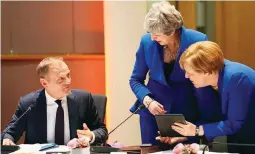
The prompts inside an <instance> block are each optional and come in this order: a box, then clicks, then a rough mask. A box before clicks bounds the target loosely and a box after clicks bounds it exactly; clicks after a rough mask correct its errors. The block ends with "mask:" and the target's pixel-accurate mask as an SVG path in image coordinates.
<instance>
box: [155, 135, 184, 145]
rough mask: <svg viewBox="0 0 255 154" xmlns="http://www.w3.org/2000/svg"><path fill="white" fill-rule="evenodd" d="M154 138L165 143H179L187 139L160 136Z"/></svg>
mask: <svg viewBox="0 0 255 154" xmlns="http://www.w3.org/2000/svg"><path fill="white" fill-rule="evenodd" d="M156 140H159V141H160V142H162V143H165V144H174V143H179V142H184V141H186V140H188V138H187V137H161V136H158V137H156Z"/></svg>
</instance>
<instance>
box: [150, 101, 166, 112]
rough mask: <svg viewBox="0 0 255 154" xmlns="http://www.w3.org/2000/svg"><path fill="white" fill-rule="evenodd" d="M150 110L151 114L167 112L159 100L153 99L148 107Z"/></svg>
mask: <svg viewBox="0 0 255 154" xmlns="http://www.w3.org/2000/svg"><path fill="white" fill-rule="evenodd" d="M148 110H149V111H150V112H151V114H153V115H156V114H165V113H166V111H165V109H164V106H163V105H161V104H160V103H158V102H157V101H155V100H154V101H152V102H151V103H150V105H149V107H148Z"/></svg>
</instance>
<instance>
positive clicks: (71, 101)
mask: <svg viewBox="0 0 255 154" xmlns="http://www.w3.org/2000/svg"><path fill="white" fill-rule="evenodd" d="M67 106H68V115H69V129H70V140H71V139H73V138H75V137H77V134H76V129H77V125H78V124H77V121H78V114H77V113H78V104H76V103H75V97H74V95H73V94H72V93H71V94H70V95H68V96H67Z"/></svg>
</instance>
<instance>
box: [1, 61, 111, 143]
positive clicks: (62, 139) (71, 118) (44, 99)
mask: <svg viewBox="0 0 255 154" xmlns="http://www.w3.org/2000/svg"><path fill="white" fill-rule="evenodd" d="M36 70H37V73H38V75H39V77H40V83H41V85H42V87H43V89H40V90H38V91H35V92H32V93H30V94H27V95H25V96H24V97H22V98H21V99H20V102H19V105H18V108H17V110H16V112H15V114H14V115H13V117H12V120H11V122H10V123H9V124H8V125H7V127H6V129H5V130H4V132H3V133H2V139H3V143H2V144H3V145H13V144H14V143H16V142H17V141H18V140H19V138H20V137H21V135H22V134H23V132H26V135H25V144H34V143H56V144H59V145H64V144H67V143H68V142H69V141H70V140H71V139H73V138H76V137H77V135H79V134H77V133H78V130H79V129H81V130H83V135H84V134H85V136H86V137H88V139H89V140H90V143H94V144H100V143H104V142H105V141H106V140H107V138H108V133H107V129H106V126H105V124H103V123H101V122H100V119H99V116H98V113H97V109H96V107H95V104H94V102H93V98H92V96H91V94H90V93H89V92H86V91H83V90H71V86H70V85H71V77H70V70H69V68H68V66H67V65H66V63H65V62H64V61H63V59H62V58H61V57H48V58H45V59H43V60H42V61H41V62H40V63H39V65H38V66H37V69H36ZM29 107H31V110H30V111H28V113H27V114H26V115H24V117H22V118H21V119H20V120H19V121H18V122H17V123H16V124H14V125H13V126H11V125H12V124H13V123H14V122H15V121H16V120H17V119H18V118H19V117H20V116H21V115H22V114H23V113H24V112H25V111H26V110H27V109H28V108H29ZM85 124H86V125H87V126H86V125H85ZM9 126H11V127H10V129H9V130H8V131H7V129H8V127H9ZM84 126H85V127H84ZM90 130H91V131H90ZM79 137H80V135H79ZM83 137H84V136H83ZM80 144H84V145H86V143H80Z"/></svg>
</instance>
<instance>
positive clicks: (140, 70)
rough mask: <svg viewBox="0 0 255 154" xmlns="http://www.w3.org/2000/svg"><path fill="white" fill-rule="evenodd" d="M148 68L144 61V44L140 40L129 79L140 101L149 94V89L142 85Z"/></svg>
mask: <svg viewBox="0 0 255 154" xmlns="http://www.w3.org/2000/svg"><path fill="white" fill-rule="evenodd" d="M148 70H149V69H148V66H147V64H146V61H145V53H144V44H143V41H142V40H141V42H140V47H139V49H138V51H137V52H136V61H135V66H134V69H133V73H132V75H131V78H130V80H129V84H130V87H131V89H132V91H133V92H134V94H135V95H136V97H137V98H138V100H139V101H140V102H143V98H144V97H145V96H146V95H149V94H151V92H150V91H149V89H148V88H147V87H146V86H145V85H144V80H145V79H146V74H147V72H148Z"/></svg>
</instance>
